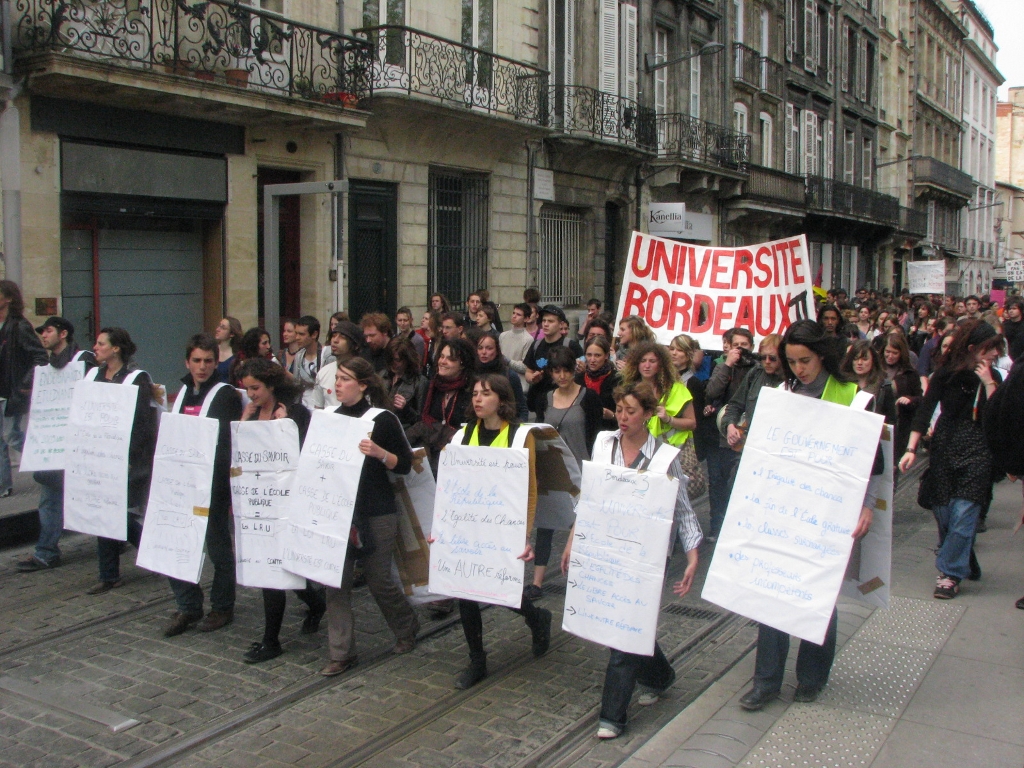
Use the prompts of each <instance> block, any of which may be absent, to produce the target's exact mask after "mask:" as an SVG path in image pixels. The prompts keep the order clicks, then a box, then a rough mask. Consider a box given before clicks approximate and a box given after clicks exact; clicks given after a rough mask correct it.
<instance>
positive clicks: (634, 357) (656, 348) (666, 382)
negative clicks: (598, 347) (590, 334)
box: [622, 341, 679, 397]
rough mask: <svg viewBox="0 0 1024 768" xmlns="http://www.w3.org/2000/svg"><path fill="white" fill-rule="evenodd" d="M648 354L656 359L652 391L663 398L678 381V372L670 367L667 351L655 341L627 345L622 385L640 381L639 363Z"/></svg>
mask: <svg viewBox="0 0 1024 768" xmlns="http://www.w3.org/2000/svg"><path fill="white" fill-rule="evenodd" d="M648 354H653V355H655V357H657V358H658V373H657V375H656V376H655V377H654V389H655V390H656V391H657V394H658V396H659V397H661V396H664V395H665V394H666V393H667V392H668V391H669V390H670V389H672V385H673V384H675V383H676V382H677V381H679V372H678V371H676V367H675V366H674V365H672V358H671V357H669V354H668V349H667V348H666V347H664V346H662V345H661V344H658V343H657V342H656V341H642V342H640V343H639V344H630V345H629V355H627V356H626V366H625V367H624V368H623V369H622V383H623V384H634V383H637V382H639V381H641V380H642V377H641V376H640V361H641V360H643V359H644V356H645V355H648Z"/></svg>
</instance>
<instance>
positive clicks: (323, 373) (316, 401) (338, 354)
mask: <svg viewBox="0 0 1024 768" xmlns="http://www.w3.org/2000/svg"><path fill="white" fill-rule="evenodd" d="M362 336H363V329H362V328H360V327H359V326H358V325H356V324H355V323H353V322H351V321H349V320H341V321H339V322H338V323H335V325H334V329H333V330H332V331H331V345H330V350H331V362H329V363H327V364H326V365H325V366H323V367H322V368H321V369H320V372H319V373H317V375H316V384H315V385H314V386H313V407H314V408H332V409H334V408H337V407H338V406H339V405H341V401H339V400H338V397H337V395H336V394H335V391H334V379H335V376H336V375H337V373H338V363H339V362H340V363H345V362H348V361H349V360H351V359H352V358H353V357H355V356H356V355H358V354H359V350H360V349H361V346H362Z"/></svg>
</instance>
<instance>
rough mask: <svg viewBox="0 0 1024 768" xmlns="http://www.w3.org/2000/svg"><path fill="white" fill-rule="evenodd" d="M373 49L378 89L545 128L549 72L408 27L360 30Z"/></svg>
mask: <svg viewBox="0 0 1024 768" xmlns="http://www.w3.org/2000/svg"><path fill="white" fill-rule="evenodd" d="M356 34H358V35H360V36H361V37H365V38H366V39H367V40H368V41H369V43H370V45H371V46H372V49H373V52H374V53H373V59H374V65H373V76H372V85H373V90H374V92H375V93H377V94H378V95H380V94H387V93H404V94H407V95H410V96H412V95H415V96H418V97H424V98H427V99H431V100H437V101H439V102H442V103H444V104H445V105H448V106H452V105H455V106H459V107H464V108H466V109H471V110H475V111H482V112H486V113H491V114H497V115H502V116H505V117H510V118H513V119H515V120H525V121H527V122H530V123H535V124H541V123H543V121H544V119H545V114H546V107H545V99H546V97H547V90H548V87H547V85H548V83H547V72H545V71H544V70H543V69H538V68H537V67H532V66H530V65H528V64H523V63H522V62H519V61H515V60H514V59H508V58H506V57H504V56H499V55H497V54H495V53H491V52H490V51H485V50H482V49H480V48H474V47H472V46H468V45H463V44H462V43H457V42H455V41H453V40H447V39H445V38H443V37H437V36H436V35H431V34H429V33H427V32H421V31H420V30H417V29H411V28H409V27H402V26H395V25H386V26H380V27H367V28H365V29H360V30H356Z"/></svg>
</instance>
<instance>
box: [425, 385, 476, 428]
mask: <svg viewBox="0 0 1024 768" xmlns="http://www.w3.org/2000/svg"><path fill="white" fill-rule="evenodd" d="M466 381H467V379H466V374H465V373H463V374H461V375H460V376H459V378H457V379H443V378H441V377H440V376H435V377H434V378H432V379H431V380H430V386H429V387H428V388H427V397H426V399H424V401H423V423H424V424H434V423H436V422H437V419H435V418H434V417H433V416H432V415H431V414H430V408H431V406H432V404H433V402H434V393H435V392H443V393H445V394H447V393H449V392H457V391H458V390H460V389H464V388H465V386H466ZM457 398H458V395H456V397H455V398H453V399H452V412H453V413H454V411H455V400H456V399H457ZM441 412H442V413H441V415H442V417H443V420H444V422H445V423H448V419H449V418H451V416H449V415H445V414H444V405H443V404H442V406H441Z"/></svg>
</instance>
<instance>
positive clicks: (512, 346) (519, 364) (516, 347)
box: [498, 303, 533, 393]
mask: <svg viewBox="0 0 1024 768" xmlns="http://www.w3.org/2000/svg"><path fill="white" fill-rule="evenodd" d="M532 315H533V308H532V307H531V306H530V305H529V304H526V303H523V304H516V305H515V306H514V307H512V319H511V323H512V327H511V328H510V329H509V330H507V331H505V332H504V333H503V334H501V336H499V337H498V345H499V346H500V347H501V354H502V355H504V357H505V358H506V359H507V360H508V367H509V368H510V369H511V370H513V371H515V372H516V373H518V374H519V380H520V381H522V383H523V392H524V393H525V392H526V390H527V389H528V388H529V386H530V385H529V384H528V383H527V381H526V375H525V374H526V366H525V365H523V360H524V359H525V358H526V353H527V352H529V351H530V345H531V344H533V335H532V334H531V333H530V332H529V331H528V330H526V322H527V321H528V320H529V319H530V317H531V316H532Z"/></svg>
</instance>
